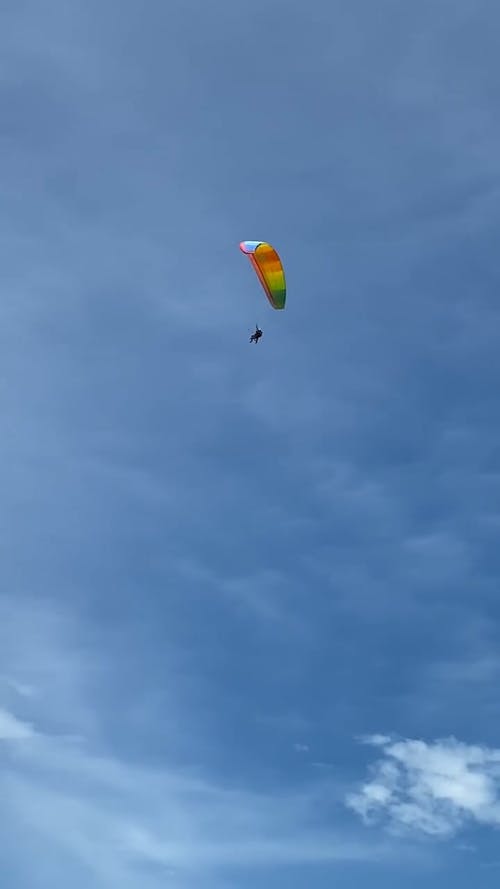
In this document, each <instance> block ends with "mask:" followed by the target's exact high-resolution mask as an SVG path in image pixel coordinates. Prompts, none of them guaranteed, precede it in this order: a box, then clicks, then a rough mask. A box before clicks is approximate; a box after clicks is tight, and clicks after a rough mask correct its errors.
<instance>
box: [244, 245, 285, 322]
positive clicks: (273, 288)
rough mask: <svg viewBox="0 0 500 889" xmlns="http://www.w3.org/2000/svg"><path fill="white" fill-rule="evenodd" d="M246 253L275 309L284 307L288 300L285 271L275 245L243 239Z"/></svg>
mask: <svg viewBox="0 0 500 889" xmlns="http://www.w3.org/2000/svg"><path fill="white" fill-rule="evenodd" d="M240 250H241V251H242V252H243V253H246V255H247V256H248V258H249V260H250V262H251V263H252V265H253V267H254V269H255V271H256V273H257V275H258V276H259V280H260V283H261V284H262V286H263V288H264V291H265V293H266V296H267V298H268V300H269V302H270V303H271V305H272V307H273V309H284V308H285V301H286V282H285V272H284V269H283V265H282V263H281V259H280V258H279V256H278V254H277V252H276V250H275V249H274V247H271V244H267V243H266V242H265V241H242V242H241V244H240Z"/></svg>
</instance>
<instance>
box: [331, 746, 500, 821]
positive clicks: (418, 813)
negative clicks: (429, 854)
mask: <svg viewBox="0 0 500 889" xmlns="http://www.w3.org/2000/svg"><path fill="white" fill-rule="evenodd" d="M366 740H367V741H368V743H371V744H372V745H373V746H376V747H379V748H382V749H383V758H382V759H379V760H378V761H377V762H376V763H375V764H374V765H373V766H372V768H371V780H369V781H367V782H366V783H365V784H363V785H362V786H361V787H360V788H359V790H357V791H356V792H355V793H351V794H349V795H348V797H347V799H346V803H347V805H348V806H349V807H350V808H351V809H352V810H353V811H355V812H356V813H357V814H358V815H360V816H361V818H363V820H364V821H365V822H366V823H368V824H371V823H375V822H377V821H382V822H383V823H385V824H386V825H387V826H388V827H389V828H390V829H391V830H393V831H398V832H409V831H412V832H417V833H424V834H428V835H431V836H441V837H446V836H451V835H453V834H455V833H456V832H458V830H459V829H460V828H462V827H463V826H464V825H465V824H466V823H467V822H468V821H475V822H476V823H479V824H483V825H490V826H494V827H498V826H500V750H498V749H489V748H487V747H480V746H472V745H467V744H463V743H460V742H459V741H457V740H455V739H454V738H449V739H447V740H441V741H439V740H438V741H435V742H433V743H426V742H425V741H417V740H411V739H408V740H402V741H391V740H390V739H388V738H385V737H384V736H379V735H376V736H374V737H373V738H372V739H371V740H370V739H366Z"/></svg>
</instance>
